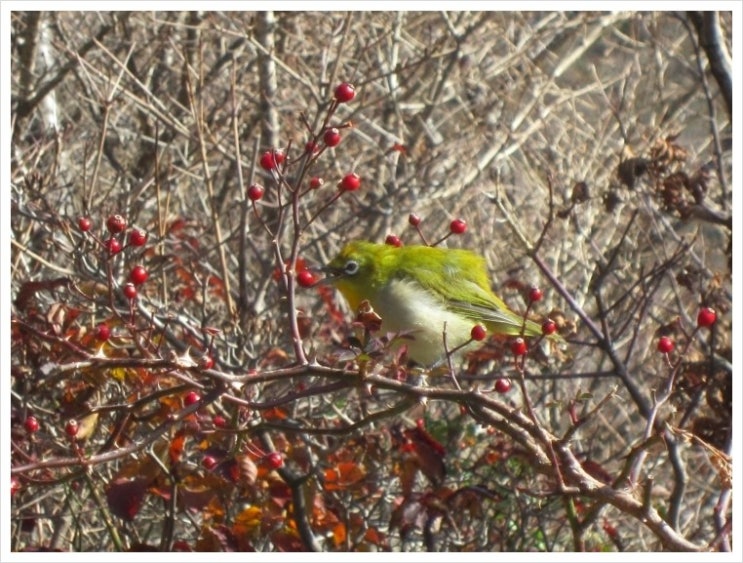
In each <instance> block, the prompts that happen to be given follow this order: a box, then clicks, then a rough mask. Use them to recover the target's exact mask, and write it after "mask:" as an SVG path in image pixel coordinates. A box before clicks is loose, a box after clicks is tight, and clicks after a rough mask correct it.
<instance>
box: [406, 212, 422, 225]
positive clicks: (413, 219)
mask: <svg viewBox="0 0 743 563" xmlns="http://www.w3.org/2000/svg"><path fill="white" fill-rule="evenodd" d="M408 223H410V225H411V226H413V227H417V226H418V225H420V224H421V218H420V217H419V216H418V215H416V214H415V213H411V214H410V215H408Z"/></svg>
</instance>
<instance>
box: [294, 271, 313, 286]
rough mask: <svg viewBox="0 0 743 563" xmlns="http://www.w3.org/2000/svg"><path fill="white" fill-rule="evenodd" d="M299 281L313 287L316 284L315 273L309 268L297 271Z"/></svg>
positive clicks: (302, 284)
mask: <svg viewBox="0 0 743 563" xmlns="http://www.w3.org/2000/svg"><path fill="white" fill-rule="evenodd" d="M297 283H298V284H299V285H300V286H302V287H312V286H313V285H315V275H314V274H313V273H312V272H310V271H309V270H302V271H301V272H297Z"/></svg>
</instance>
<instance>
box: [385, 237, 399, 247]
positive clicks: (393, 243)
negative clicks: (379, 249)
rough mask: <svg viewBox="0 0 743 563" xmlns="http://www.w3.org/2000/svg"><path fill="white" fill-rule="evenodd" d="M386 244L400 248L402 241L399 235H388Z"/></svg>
mask: <svg viewBox="0 0 743 563" xmlns="http://www.w3.org/2000/svg"><path fill="white" fill-rule="evenodd" d="M384 244H389V245H390V246H397V247H400V246H402V241H401V240H400V237H398V236H397V235H387V238H385V239H384Z"/></svg>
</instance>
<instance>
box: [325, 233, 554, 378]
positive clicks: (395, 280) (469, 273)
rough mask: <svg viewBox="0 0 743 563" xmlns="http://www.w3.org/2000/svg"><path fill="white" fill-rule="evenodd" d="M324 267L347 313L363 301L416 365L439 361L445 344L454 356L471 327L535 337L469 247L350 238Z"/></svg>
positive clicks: (534, 327)
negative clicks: (399, 340) (396, 336)
mask: <svg viewBox="0 0 743 563" xmlns="http://www.w3.org/2000/svg"><path fill="white" fill-rule="evenodd" d="M324 271H325V273H326V274H327V278H326V280H327V281H328V282H329V283H330V284H332V285H333V286H334V287H335V288H337V289H338V291H340V293H341V294H342V296H343V298H344V299H345V300H346V302H347V303H348V305H349V306H350V308H351V309H352V310H353V311H358V310H359V307H360V306H361V305H362V303H363V302H364V301H368V303H369V304H370V305H371V307H372V308H373V310H374V312H376V313H377V314H378V315H379V316H381V318H382V322H381V327H380V331H381V333H382V334H388V333H405V334H407V335H409V338H410V339H409V340H405V344H406V345H407V354H408V358H409V359H411V360H413V361H414V362H416V363H417V364H420V365H423V366H433V365H437V364H439V363H440V362H441V361H442V360H443V359H445V357H446V349H448V350H453V349H457V348H458V347H460V346H461V347H462V348H461V349H460V353H461V351H463V350H464V349H466V348H467V347H468V346H467V343H468V341H471V340H472V336H471V335H472V329H473V327H474V326H476V325H478V324H479V325H484V327H485V328H486V329H487V330H488V331H489V332H491V333H494V334H501V335H511V336H518V335H524V336H539V335H541V334H542V327H541V326H540V325H539V324H537V323H535V322H534V321H532V320H529V319H526V320H525V319H524V317H523V316H522V315H519V314H517V313H515V312H513V311H512V310H511V309H509V307H508V306H507V305H506V304H505V303H504V302H503V300H502V299H501V298H500V297H498V296H497V295H496V294H495V293H494V292H493V290H492V289H491V287H490V284H489V277H488V270H487V264H486V262H485V259H484V258H483V257H482V256H480V255H479V254H477V253H475V252H473V251H470V250H465V249H449V248H442V247H433V246H424V245H405V246H394V245H389V244H377V243H373V242H369V241H363V240H357V241H352V242H349V243H347V244H346V245H345V246H344V247H343V248H342V250H341V251H340V253H338V255H337V256H336V257H335V258H333V259H332V260H331V261H330V263H328V264H327V266H326V267H325V268H324ZM444 329H446V349H445V348H444Z"/></svg>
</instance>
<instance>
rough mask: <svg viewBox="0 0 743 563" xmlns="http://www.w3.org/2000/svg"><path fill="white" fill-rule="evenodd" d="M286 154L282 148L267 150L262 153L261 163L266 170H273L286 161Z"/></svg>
mask: <svg viewBox="0 0 743 563" xmlns="http://www.w3.org/2000/svg"><path fill="white" fill-rule="evenodd" d="M285 158H286V156H285V155H284V151H282V150H278V149H276V150H270V151H266V152H264V153H263V154H262V155H261V160H260V165H261V168H263V169H264V170H273V169H274V168H278V167H279V165H280V164H281V163H282V162H284V159H285Z"/></svg>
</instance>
